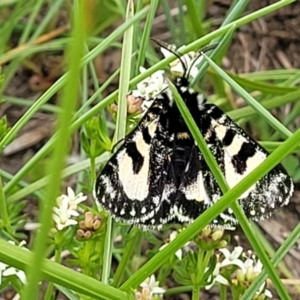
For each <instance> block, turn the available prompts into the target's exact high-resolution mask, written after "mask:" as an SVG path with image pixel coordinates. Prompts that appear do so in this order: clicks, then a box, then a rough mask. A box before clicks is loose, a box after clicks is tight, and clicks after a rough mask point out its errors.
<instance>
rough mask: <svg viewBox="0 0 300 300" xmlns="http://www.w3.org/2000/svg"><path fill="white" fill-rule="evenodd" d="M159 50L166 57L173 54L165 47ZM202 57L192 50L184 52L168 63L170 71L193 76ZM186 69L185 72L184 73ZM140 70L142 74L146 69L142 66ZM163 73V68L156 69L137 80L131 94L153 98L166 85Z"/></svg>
mask: <svg viewBox="0 0 300 300" xmlns="http://www.w3.org/2000/svg"><path fill="white" fill-rule="evenodd" d="M182 47H184V46H182ZM182 47H181V48H182ZM181 48H179V49H178V50H180V49H181ZM160 50H161V52H162V54H163V55H164V56H165V57H166V58H167V57H170V56H171V55H173V54H172V52H171V51H168V50H167V49H164V48H161V49H160ZM202 58H203V57H202V56H201V55H199V53H196V52H193V51H192V52H189V53H186V54H184V55H182V56H181V57H180V60H179V59H176V60H174V61H173V62H172V63H170V71H171V73H172V74H173V75H174V76H183V75H189V76H191V77H195V76H196V75H197V74H198V71H199V70H198V68H197V65H198V64H199V63H200V61H201V60H202ZM182 63H183V64H184V66H183V65H182ZM186 71H187V74H185V73H186ZM140 72H141V73H142V74H143V73H145V72H146V69H145V68H144V67H140ZM163 75H164V71H163V70H158V71H156V72H155V73H153V74H152V75H151V76H149V77H147V78H146V79H144V80H142V81H141V82H139V83H138V84H137V90H133V91H132V92H131V94H132V95H133V96H134V97H136V98H143V99H145V100H150V99H153V97H154V96H155V95H157V94H159V93H161V92H162V91H163V90H164V89H166V88H167V87H168V84H167V82H166V80H165V78H164V76H163Z"/></svg>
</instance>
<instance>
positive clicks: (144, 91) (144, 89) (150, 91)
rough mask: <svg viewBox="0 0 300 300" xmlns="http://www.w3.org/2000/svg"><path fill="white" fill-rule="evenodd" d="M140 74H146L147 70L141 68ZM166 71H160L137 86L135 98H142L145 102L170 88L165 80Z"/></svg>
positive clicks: (133, 93) (134, 93) (134, 92)
mask: <svg viewBox="0 0 300 300" xmlns="http://www.w3.org/2000/svg"><path fill="white" fill-rule="evenodd" d="M140 72H141V73H145V72H146V69H145V68H144V67H140ZM163 74H164V71H162V70H158V71H156V72H155V73H153V74H152V75H151V76H149V77H147V78H146V79H144V80H142V81H141V82H139V83H138V84H137V90H133V91H132V95H133V96H134V97H137V98H138V97H141V98H143V99H145V100H149V99H152V98H153V97H154V96H155V95H157V94H159V93H161V92H162V91H163V90H164V89H165V88H167V87H168V85H167V84H166V82H165V80H164V76H163Z"/></svg>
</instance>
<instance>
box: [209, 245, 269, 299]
mask: <svg viewBox="0 0 300 300" xmlns="http://www.w3.org/2000/svg"><path fill="white" fill-rule="evenodd" d="M219 251H220V252H221V253H222V254H223V256H224V259H223V260H222V261H220V262H218V263H217V264H216V267H215V269H214V271H213V274H212V276H211V278H210V280H212V281H211V284H210V285H207V286H206V287H205V288H206V289H210V288H211V287H212V286H213V285H214V284H215V283H216V282H218V283H221V284H224V285H228V280H227V279H226V278H225V277H223V276H222V275H221V274H220V271H221V270H222V268H225V267H227V266H233V265H235V266H237V267H238V268H239V269H238V270H237V272H238V273H240V276H239V277H240V278H241V277H243V279H244V280H247V279H248V280H252V281H253V280H254V279H255V277H257V276H258V274H260V273H261V271H262V269H263V265H262V263H261V261H260V260H259V259H256V258H255V256H254V255H252V256H251V257H247V258H246V260H245V261H242V260H241V259H240V257H241V255H242V253H243V248H242V247H240V246H238V247H235V248H234V250H233V251H232V252H230V251H229V250H228V249H226V248H223V249H220V250H219ZM264 289H265V283H263V284H262V285H261V286H260V288H259V290H258V291H257V292H256V294H257V295H260V294H261V293H262V292H263V290H264ZM264 295H265V297H268V298H272V293H271V292H270V291H269V290H267V289H265V290H264Z"/></svg>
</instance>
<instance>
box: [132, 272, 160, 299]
mask: <svg viewBox="0 0 300 300" xmlns="http://www.w3.org/2000/svg"><path fill="white" fill-rule="evenodd" d="M140 287H141V288H142V291H141V292H136V293H135V297H136V299H137V300H144V299H147V300H148V299H149V300H151V299H153V295H157V296H159V297H160V296H162V295H163V293H164V292H165V291H166V290H165V289H163V288H161V287H159V282H158V281H156V279H155V275H151V276H150V277H148V278H147V279H146V280H145V281H144V282H142V283H141V284H140Z"/></svg>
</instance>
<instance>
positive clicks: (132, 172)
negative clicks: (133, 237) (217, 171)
mask: <svg viewBox="0 0 300 300" xmlns="http://www.w3.org/2000/svg"><path fill="white" fill-rule="evenodd" d="M179 59H180V57H179ZM180 63H181V64H182V65H183V68H184V69H185V71H184V72H183V75H182V76H177V77H176V78H175V79H174V85H175V86H176V88H177V90H178V92H179V94H180V95H181V97H182V99H183V100H184V101H185V103H186V105H187V107H188V108H189V110H190V113H191V114H192V116H193V118H194V120H195V122H196V124H197V126H198V127H199V129H200V131H201V133H202V134H203V136H204V138H205V140H206V143H207V145H208V147H209V149H210V150H211V152H212V153H213V155H214V156H215V158H216V161H217V162H218V164H219V166H220V168H221V170H222V172H223V174H224V176H225V179H226V181H227V183H228V185H229V187H231V188H232V187H234V186H235V185H236V184H237V183H238V182H239V181H240V180H241V179H243V178H244V177H245V176H246V175H247V174H249V173H250V172H251V171H252V170H253V169H255V168H256V167H257V166H258V165H259V164H260V163H261V162H263V161H264V160H265V158H266V157H267V155H268V153H267V151H266V150H265V149H264V148H262V147H261V146H260V145H259V144H258V143H257V142H255V141H254V140H253V139H252V138H251V137H250V136H248V135H247V134H246V133H245V132H244V131H243V129H241V128H240V127H239V126H238V125H237V124H235V123H234V122H233V121H232V120H231V119H230V118H229V117H228V116H227V115H226V114H224V113H223V112H222V111H221V110H220V109H219V108H218V107H217V106H215V105H213V104H210V103H207V102H206V100H205V98H204V97H203V95H202V94H199V93H197V92H195V91H194V90H193V89H191V88H189V82H188V75H187V74H189V73H190V72H189V70H187V69H188V66H187V65H185V62H184V61H183V60H182V59H180ZM292 193H293V182H292V180H291V178H290V177H289V176H288V174H287V173H286V171H285V170H284V168H283V167H282V166H281V165H278V166H276V167H275V168H274V169H273V170H272V171H270V172H269V173H268V174H266V175H265V176H264V177H263V178H262V179H261V180H260V181H258V182H257V183H256V184H254V185H253V186H252V187H251V188H249V189H248V190H247V191H246V192H245V193H244V194H243V195H242V196H241V197H240V198H239V199H238V200H239V203H240V205H241V207H242V208H243V210H244V212H245V214H246V215H247V216H248V217H249V218H250V219H253V220H259V219H261V218H267V217H269V216H270V215H271V214H272V213H273V212H274V211H276V210H277V209H278V208H279V207H281V206H284V205H287V204H288V202H289V200H290V198H291V196H292ZM94 196H95V198H96V199H97V201H98V203H99V204H100V206H101V207H103V208H104V209H105V210H107V211H109V212H110V214H111V215H112V216H113V217H114V218H115V219H116V220H121V221H125V222H127V223H129V224H136V225H138V226H139V227H142V228H144V229H145V228H159V227H161V226H162V225H163V224H166V223H171V222H180V223H181V222H191V221H193V220H194V219H195V218H197V217H198V216H199V215H201V214H202V213H203V212H204V211H205V210H206V209H207V208H209V207H210V206H212V205H213V204H214V203H215V202H217V201H218V200H219V199H220V198H221V196H222V191H221V189H220V187H219V185H218V183H217V181H216V179H215V178H214V176H213V175H212V173H211V171H210V170H209V168H208V166H207V164H206V162H205V160H204V158H203V155H202V154H201V153H200V151H199V149H198V146H197V144H196V142H195V140H194V139H193V137H192V135H191V133H190V131H189V129H188V127H187V125H186V124H185V121H184V120H183V118H182V116H181V114H180V112H179V110H178V108H177V106H176V104H175V102H174V99H173V96H172V94H171V92H170V90H169V89H168V88H167V89H166V90H164V91H162V92H161V93H160V94H158V95H157V96H155V97H154V98H153V103H152V105H151V106H150V108H149V109H148V111H147V112H146V113H145V115H144V117H143V118H142V119H141V121H140V122H139V124H138V126H137V127H136V128H135V129H134V130H133V131H132V132H131V133H130V134H129V135H128V136H127V137H126V139H125V141H124V143H123V145H122V146H121V147H120V148H119V150H118V151H117V152H116V153H115V154H114V155H113V156H112V157H111V159H110V160H109V161H108V163H107V164H106V166H105V167H104V169H103V170H102V172H101V174H100V175H99V177H98V178H97V181H96V183H95V188H94ZM214 223H215V224H230V225H234V224H236V223H237V220H236V218H235V216H234V214H233V213H232V211H231V209H230V208H228V209H227V210H226V211H224V212H223V213H222V214H220V216H219V217H218V218H217V219H216V220H214Z"/></svg>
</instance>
